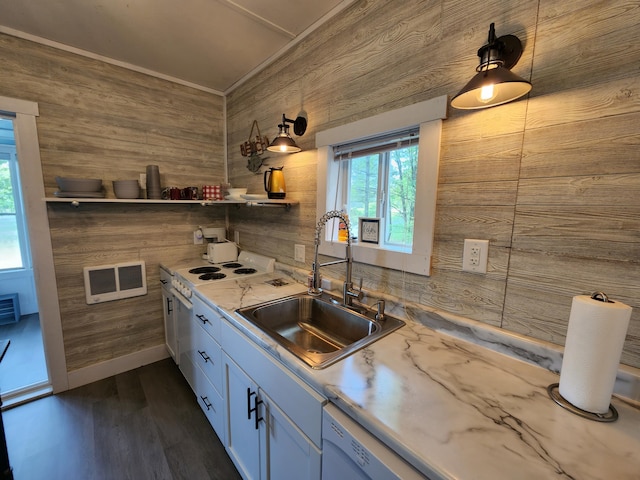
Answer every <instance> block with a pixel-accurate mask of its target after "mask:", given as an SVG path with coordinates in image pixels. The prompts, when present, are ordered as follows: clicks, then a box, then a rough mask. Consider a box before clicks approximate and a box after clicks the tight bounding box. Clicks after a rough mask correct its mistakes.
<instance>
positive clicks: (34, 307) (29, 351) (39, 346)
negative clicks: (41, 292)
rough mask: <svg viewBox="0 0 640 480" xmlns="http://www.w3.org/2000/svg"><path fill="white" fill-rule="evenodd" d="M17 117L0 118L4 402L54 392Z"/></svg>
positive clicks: (0, 381)
mask: <svg viewBox="0 0 640 480" xmlns="http://www.w3.org/2000/svg"><path fill="white" fill-rule="evenodd" d="M19 170H20V165H19V161H18V156H17V150H16V142H15V134H14V128H13V118H12V117H10V116H7V115H2V116H0V231H1V232H2V235H1V236H0V350H1V351H0V355H3V361H2V362H1V363H0V391H1V392H2V397H3V403H4V404H5V405H11V404H16V403H22V402H24V401H28V400H31V399H34V398H37V397H39V396H41V395H43V394H47V393H49V392H51V384H50V382H49V373H48V370H47V364H46V358H45V354H44V345H43V342H42V330H41V328H40V315H39V308H38V299H37V296H36V288H35V279H34V272H33V266H32V261H31V251H30V245H29V233H28V229H27V219H26V216H25V209H24V205H23V201H22V188H21V185H20V173H19Z"/></svg>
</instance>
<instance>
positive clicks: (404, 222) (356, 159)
mask: <svg viewBox="0 0 640 480" xmlns="http://www.w3.org/2000/svg"><path fill="white" fill-rule="evenodd" d="M446 108H447V98H446V96H443V97H438V98H436V99H433V100H429V101H426V102H421V103H418V104H414V105H411V106H409V107H404V108H401V109H398V110H394V111H391V112H386V113H383V114H380V115H376V116H375V117H371V118H367V119H363V120H359V121H357V122H354V123H351V124H348V125H343V126H340V127H335V128H332V129H330V130H325V131H323V132H319V133H318V134H317V136H316V146H317V147H318V203H317V217H318V218H319V217H320V216H322V215H323V214H324V213H325V212H326V211H328V210H342V209H345V211H346V212H347V213H348V214H349V220H350V223H351V230H352V237H353V236H356V235H357V228H358V218H360V217H366V218H380V224H379V225H380V227H379V243H378V244H375V243H374V244H371V243H363V242H360V243H354V244H353V257H354V260H355V261H357V262H361V263H368V264H371V265H379V266H382V267H386V268H392V269H396V270H403V271H408V272H413V273H417V274H420V275H429V272H430V268H431V249H432V245H433V228H434V223H435V203H436V190H437V185H438V162H439V155H440V132H441V126H442V119H444V118H446ZM337 232H338V223H337V222H329V223H328V224H327V226H326V228H325V232H324V237H323V238H322V242H321V245H320V249H319V251H320V253H322V254H324V255H330V256H334V257H344V254H345V252H344V243H343V242H339V241H338V239H337V238H338V237H337Z"/></svg>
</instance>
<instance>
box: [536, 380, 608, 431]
mask: <svg viewBox="0 0 640 480" xmlns="http://www.w3.org/2000/svg"><path fill="white" fill-rule="evenodd" d="M559 387H560V384H559V383H552V384H551V385H549V386H548V387H547V393H548V394H549V397H551V400H553V401H554V402H556V403H557V404H558V405H560V406H561V407H562V408H565V409H567V410H569V411H570V412H571V413H574V414H576V415H578V416H580V417H582V418H586V419H588V420H595V421H596V422H615V421H616V420H617V419H618V411H617V410H616V409H615V407H614V406H613V405H611V404H609V411H608V412H606V413H593V412H587V411H586V410H582V409H581V408H578V407H576V406H575V405H573V404H572V403H571V402H569V401H568V400H567V399H565V398H564V397H563V396H562V395H560V389H559Z"/></svg>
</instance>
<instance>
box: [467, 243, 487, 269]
mask: <svg viewBox="0 0 640 480" xmlns="http://www.w3.org/2000/svg"><path fill="white" fill-rule="evenodd" d="M488 259H489V240H476V239H473V238H465V239H464V251H463V253H462V271H463V272H473V273H487V261H488Z"/></svg>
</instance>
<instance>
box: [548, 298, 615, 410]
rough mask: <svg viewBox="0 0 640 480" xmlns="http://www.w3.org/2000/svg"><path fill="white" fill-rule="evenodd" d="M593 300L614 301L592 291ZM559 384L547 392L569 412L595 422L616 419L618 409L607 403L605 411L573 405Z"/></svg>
mask: <svg viewBox="0 0 640 480" xmlns="http://www.w3.org/2000/svg"><path fill="white" fill-rule="evenodd" d="M591 298H592V299H593V300H598V301H599V302H604V303H615V302H614V301H613V300H609V297H608V296H607V294H606V293H604V292H593V293H592V294H591ZM559 387H560V384H559V383H552V384H551V385H549V386H548V387H547V393H548V394H549V396H550V397H551V400H553V401H554V402H556V403H557V404H558V405H560V406H561V407H562V408H565V409H567V410H569V411H570V412H571V413H575V414H576V415H579V416H581V417H582V418H587V419H589V420H595V421H596V422H615V421H616V420H617V419H618V411H617V410H616V409H615V407H614V406H613V405H611V404H609V410H608V411H607V412H606V413H593V412H588V411H586V410H582V409H581V408H578V407H576V406H575V405H573V404H572V403H571V402H570V401H569V400H567V399H566V398H564V397H563V396H562V395H560V388H559Z"/></svg>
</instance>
